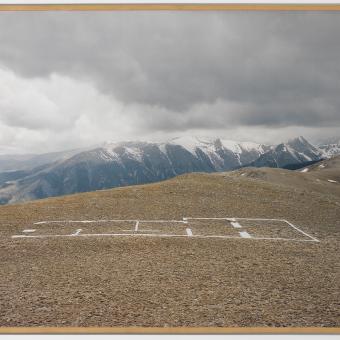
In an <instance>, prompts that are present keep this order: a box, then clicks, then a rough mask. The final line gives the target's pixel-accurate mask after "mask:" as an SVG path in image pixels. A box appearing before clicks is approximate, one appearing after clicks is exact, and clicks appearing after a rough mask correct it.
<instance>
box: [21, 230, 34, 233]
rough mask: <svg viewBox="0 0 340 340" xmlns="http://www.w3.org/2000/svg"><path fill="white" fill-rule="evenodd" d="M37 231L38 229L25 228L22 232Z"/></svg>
mask: <svg viewBox="0 0 340 340" xmlns="http://www.w3.org/2000/svg"><path fill="white" fill-rule="evenodd" d="M35 231H36V229H25V230H23V231H22V232H23V233H34V232H35Z"/></svg>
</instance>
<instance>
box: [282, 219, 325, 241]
mask: <svg viewBox="0 0 340 340" xmlns="http://www.w3.org/2000/svg"><path fill="white" fill-rule="evenodd" d="M284 221H285V222H286V223H287V224H289V225H290V226H291V227H292V228H294V229H295V230H297V231H299V232H300V233H301V234H303V235H305V236H307V237H309V238H310V239H312V240H313V241H315V242H320V241H319V240H318V239H317V238H315V237H313V236H311V235H309V234H307V233H305V232H304V231H303V230H301V229H299V228H298V227H296V226H295V225H294V224H293V223H290V222H289V221H287V220H284Z"/></svg>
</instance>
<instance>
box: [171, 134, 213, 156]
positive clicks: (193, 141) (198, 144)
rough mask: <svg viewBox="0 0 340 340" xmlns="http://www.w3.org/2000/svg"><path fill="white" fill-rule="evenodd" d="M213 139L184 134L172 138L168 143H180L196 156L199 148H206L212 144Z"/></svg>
mask: <svg viewBox="0 0 340 340" xmlns="http://www.w3.org/2000/svg"><path fill="white" fill-rule="evenodd" d="M212 143H213V141H212V140H209V139H205V138H198V137H191V136H184V137H178V138H174V139H172V140H170V141H169V142H168V144H172V145H179V146H181V147H183V148H184V149H186V150H187V151H189V152H190V153H191V154H193V155H194V156H196V149H197V148H206V147H207V145H209V144H212Z"/></svg>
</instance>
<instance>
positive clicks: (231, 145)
mask: <svg viewBox="0 0 340 340" xmlns="http://www.w3.org/2000/svg"><path fill="white" fill-rule="evenodd" d="M221 143H222V146H223V147H224V148H225V149H227V150H230V151H232V152H233V153H236V154H240V153H242V149H241V147H240V144H241V143H239V142H235V141H233V140H228V139H221Z"/></svg>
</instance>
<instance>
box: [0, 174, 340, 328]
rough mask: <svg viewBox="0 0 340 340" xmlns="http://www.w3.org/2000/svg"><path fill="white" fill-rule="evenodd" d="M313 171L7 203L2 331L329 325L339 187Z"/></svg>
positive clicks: (213, 177) (193, 177) (335, 321)
mask: <svg viewBox="0 0 340 340" xmlns="http://www.w3.org/2000/svg"><path fill="white" fill-rule="evenodd" d="M317 176H319V177H318V179H319V180H320V181H319V182H316V180H315V178H314V177H313V176H312V175H310V174H309V172H307V173H301V172H291V171H287V170H282V169H270V170H266V169H261V170H255V169H249V170H244V169H243V170H242V171H236V172H232V173H222V174H189V175H184V176H180V177H177V178H174V179H172V180H169V181H164V182H160V183H155V184H150V185H142V186H131V187H125V188H117V189H113V190H103V191H97V192H92V193H85V194H79V195H72V196H65V197H59V198H53V199H51V198H50V199H45V200H40V201H35V202H30V203H25V204H21V205H10V206H3V207H1V208H0V225H1V228H0V256H1V276H0V296H1V298H0V325H1V326H12V327H13V326H97V327H101V326H102V327H104V326H106V327H108V326H109V327H122V326H125V327H130V326H131V327H132V326H147V327H152V326H154V327H176V326H177V327H179V326H192V327H194V326H216V327H220V326H224V327H234V326H248V327H254V326H272V327H273V326H275V327H284V326H295V327H311V326H320V327H323V326H325V327H335V326H337V327H339V326H340V315H339V304H340V293H339V292H340V286H339V282H340V280H339V278H340V269H339V263H340V255H339V251H338V250H339V245H340V242H339V240H340V228H339V221H340V211H339V206H340V205H339V204H340V192H339V189H338V184H336V183H335V184H334V183H330V182H328V181H327V179H328V177H329V175H328V174H327V176H328V177H327V179H325V180H323V179H322V177H321V175H319V174H318V175H317ZM320 183H321V184H320ZM328 188H329V189H328Z"/></svg>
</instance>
